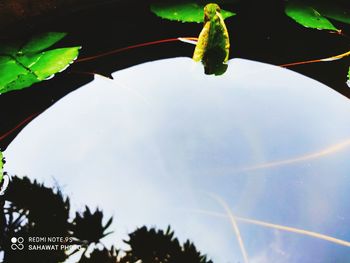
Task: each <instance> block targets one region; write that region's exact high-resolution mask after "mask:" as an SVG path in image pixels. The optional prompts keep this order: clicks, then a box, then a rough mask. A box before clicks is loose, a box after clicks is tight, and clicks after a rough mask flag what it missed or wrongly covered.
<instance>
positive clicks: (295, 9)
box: [285, 2, 338, 31]
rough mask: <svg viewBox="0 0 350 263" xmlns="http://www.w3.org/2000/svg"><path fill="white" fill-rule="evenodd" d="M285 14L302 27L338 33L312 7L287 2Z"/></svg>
mask: <svg viewBox="0 0 350 263" xmlns="http://www.w3.org/2000/svg"><path fill="white" fill-rule="evenodd" d="M285 12H286V14H287V15H288V16H289V17H290V18H292V19H293V20H295V21H296V22H297V23H299V24H301V25H303V26H304V27H309V28H314V29H320V30H330V31H338V29H337V28H336V27H335V26H334V25H333V24H332V23H331V22H330V21H329V20H328V19H327V18H326V17H324V16H322V15H321V14H320V13H319V12H318V11H317V10H316V9H315V8H314V7H312V6H310V5H308V4H304V3H300V2H289V3H288V4H287V5H286V9H285Z"/></svg>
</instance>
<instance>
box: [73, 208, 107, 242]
mask: <svg viewBox="0 0 350 263" xmlns="http://www.w3.org/2000/svg"><path fill="white" fill-rule="evenodd" d="M102 219H103V213H102V211H100V210H98V209H96V211H95V212H94V213H91V211H90V209H89V207H87V206H86V207H85V211H84V212H83V213H82V214H81V213H78V212H77V213H76V216H75V219H74V221H73V226H72V229H71V230H72V232H73V236H74V237H76V238H77V239H79V240H82V241H85V242H87V243H88V244H91V243H99V242H100V240H101V239H102V238H104V237H105V236H107V235H109V234H111V233H112V232H108V233H106V230H107V229H108V228H109V226H110V225H111V224H112V221H113V217H111V218H110V219H109V220H108V221H107V223H106V224H105V225H103V223H102Z"/></svg>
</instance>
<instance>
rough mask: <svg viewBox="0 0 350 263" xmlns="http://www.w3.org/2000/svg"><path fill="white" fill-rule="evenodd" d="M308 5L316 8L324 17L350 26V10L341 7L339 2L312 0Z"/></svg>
mask: <svg viewBox="0 0 350 263" xmlns="http://www.w3.org/2000/svg"><path fill="white" fill-rule="evenodd" d="M307 3H309V5H310V6H312V7H314V8H315V9H316V10H317V11H318V12H319V13H320V14H321V15H322V16H325V17H327V18H330V19H332V20H335V21H338V22H342V23H345V24H350V9H347V8H345V7H343V6H340V5H339V4H338V3H337V2H332V1H322V0H310V1H308V2H307Z"/></svg>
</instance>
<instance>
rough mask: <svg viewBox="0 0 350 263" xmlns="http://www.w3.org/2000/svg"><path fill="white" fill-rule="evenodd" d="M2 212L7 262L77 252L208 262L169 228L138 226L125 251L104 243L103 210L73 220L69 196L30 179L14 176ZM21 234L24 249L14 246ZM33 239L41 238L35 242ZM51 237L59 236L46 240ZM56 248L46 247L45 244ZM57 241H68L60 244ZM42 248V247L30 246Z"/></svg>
mask: <svg viewBox="0 0 350 263" xmlns="http://www.w3.org/2000/svg"><path fill="white" fill-rule="evenodd" d="M0 201H1V202H2V203H1V204H2V205H3V209H2V210H1V215H0V216H1V218H0V219H1V220H0V223H1V229H0V230H1V232H0V233H1V235H0V252H1V253H2V254H3V258H0V260H2V262H5V263H19V262H27V263H58V262H65V261H66V260H67V259H68V258H70V257H71V256H72V255H74V254H77V253H79V255H80V259H78V263H128V262H136V261H138V260H141V262H143V263H158V262H159V263H166V262H169V263H187V262H188V263H212V261H211V260H207V257H206V256H204V255H202V254H201V253H200V252H199V251H198V250H197V249H196V247H195V246H194V244H193V243H191V242H190V241H189V240H188V241H186V242H185V243H184V244H183V245H181V244H180V242H179V241H178V239H177V238H176V237H174V232H173V231H172V230H171V229H170V227H168V228H167V229H166V231H163V230H156V229H155V228H151V229H148V228H147V227H146V226H143V227H141V228H138V229H137V230H135V231H134V232H132V233H130V234H129V239H128V241H124V242H125V243H126V244H127V245H128V246H129V249H128V250H126V251H122V250H118V249H116V248H115V247H114V246H111V247H110V248H107V247H105V246H104V245H103V244H102V242H101V239H103V238H104V237H105V236H107V235H109V234H110V233H112V232H111V231H109V230H108V229H109V227H110V226H111V224H112V221H113V218H112V217H111V218H109V219H108V220H107V221H106V223H103V222H104V220H103V219H104V216H103V212H102V211H101V210H99V209H96V210H95V212H91V209H90V208H89V207H88V206H85V210H84V211H83V212H76V213H75V217H74V218H71V217H70V215H71V213H70V212H71V211H70V199H69V198H68V197H65V196H64V195H63V194H62V192H61V191H60V189H59V188H57V187H56V188H50V187H46V186H44V185H43V184H41V183H38V182H37V181H36V180H34V181H31V180H30V179H29V178H28V177H23V178H19V177H17V176H15V177H13V178H12V181H11V183H10V186H9V188H8V190H7V192H6V194H5V196H4V198H3V200H0ZM14 237H16V238H17V240H20V238H23V243H21V244H23V245H24V249H21V250H18V249H14V248H13V247H12V245H13V244H14V243H15V244H17V243H16V241H14V240H13V238H14ZM33 237H35V238H41V239H37V240H33ZM52 237H59V238H63V240H62V239H57V240H48V239H49V238H52ZM45 238H46V239H45ZM52 245H54V246H57V247H55V249H47V246H52ZM61 245H67V246H66V247H65V248H61ZM33 246H34V247H35V246H46V248H45V249H31V248H32V247H33Z"/></svg>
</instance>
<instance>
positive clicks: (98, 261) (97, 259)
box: [79, 246, 119, 263]
mask: <svg viewBox="0 0 350 263" xmlns="http://www.w3.org/2000/svg"><path fill="white" fill-rule="evenodd" d="M118 254H119V251H118V250H117V249H115V248H114V247H113V246H112V247H111V249H107V248H103V249H101V250H100V249H98V248H95V250H94V251H93V252H92V253H91V254H90V256H89V257H87V256H85V255H83V256H82V257H81V259H80V260H79V263H118V262H119V261H118Z"/></svg>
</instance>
